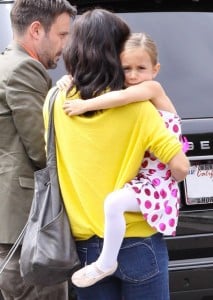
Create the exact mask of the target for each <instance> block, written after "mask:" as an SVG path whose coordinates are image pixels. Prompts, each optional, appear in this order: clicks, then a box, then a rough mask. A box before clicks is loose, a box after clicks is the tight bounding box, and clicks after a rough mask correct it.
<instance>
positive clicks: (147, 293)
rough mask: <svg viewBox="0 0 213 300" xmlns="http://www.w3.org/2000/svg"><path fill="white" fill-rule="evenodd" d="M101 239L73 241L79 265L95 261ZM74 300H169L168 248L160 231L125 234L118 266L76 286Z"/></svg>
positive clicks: (100, 246)
mask: <svg viewBox="0 0 213 300" xmlns="http://www.w3.org/2000/svg"><path fill="white" fill-rule="evenodd" d="M102 245H103V239H100V238H98V237H97V236H94V237H92V238H90V239H89V240H86V241H78V242H77V250H78V254H79V257H80V260H81V264H82V266H84V265H85V264H90V263H92V262H93V261H95V260H96V259H97V258H98V256H99V254H100V251H101V248H102ZM75 290H76V294H77V296H78V300H91V299H97V300H154V299H155V300H169V279H168V252H167V247H166V243H165V240H164V239H163V237H162V235H161V234H160V233H157V234H155V235H153V236H151V237H148V238H125V239H124V241H123V243H122V246H121V249H120V252H119V256H118V269H117V271H116V272H115V273H114V274H113V275H112V276H110V277H107V278H105V279H103V280H102V281H100V282H98V283H96V284H95V285H93V286H91V287H88V288H76V287H75Z"/></svg>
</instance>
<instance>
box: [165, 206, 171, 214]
mask: <svg viewBox="0 0 213 300" xmlns="http://www.w3.org/2000/svg"><path fill="white" fill-rule="evenodd" d="M165 211H166V214H167V215H170V214H171V213H172V207H171V206H166V208H165Z"/></svg>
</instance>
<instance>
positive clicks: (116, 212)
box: [97, 188, 140, 272]
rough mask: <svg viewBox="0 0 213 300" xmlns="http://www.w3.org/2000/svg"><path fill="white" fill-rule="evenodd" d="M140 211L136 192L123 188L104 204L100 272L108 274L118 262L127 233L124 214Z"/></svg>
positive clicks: (110, 195)
mask: <svg viewBox="0 0 213 300" xmlns="http://www.w3.org/2000/svg"><path fill="white" fill-rule="evenodd" d="M139 210H140V208H139V205H138V202H137V200H136V196H135V192H134V191H133V190H132V189H128V188H123V189H120V190H117V191H115V192H113V193H111V194H109V195H108V196H107V198H106V200H105V202H104V213H105V227H104V244H103V249H102V252H101V254H100V256H99V258H98V260H97V266H98V268H99V269H100V270H102V271H104V272H106V271H108V270H109V269H111V268H112V267H113V266H115V264H116V262H117V256H118V252H119V250H120V246H121V244H122V241H123V238H124V235H125V231H126V222H125V218H124V213H125V212H127V211H128V212H138V211H139Z"/></svg>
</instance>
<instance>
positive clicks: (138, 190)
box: [133, 186, 141, 194]
mask: <svg viewBox="0 0 213 300" xmlns="http://www.w3.org/2000/svg"><path fill="white" fill-rule="evenodd" d="M133 190H134V191H135V193H137V194H140V192H141V190H140V189H139V188H138V187H137V186H133Z"/></svg>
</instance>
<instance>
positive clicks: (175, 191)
mask: <svg viewBox="0 0 213 300" xmlns="http://www.w3.org/2000/svg"><path fill="white" fill-rule="evenodd" d="M177 193H178V190H177V189H173V190H172V192H171V194H172V196H173V197H175V198H176V197H177Z"/></svg>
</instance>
